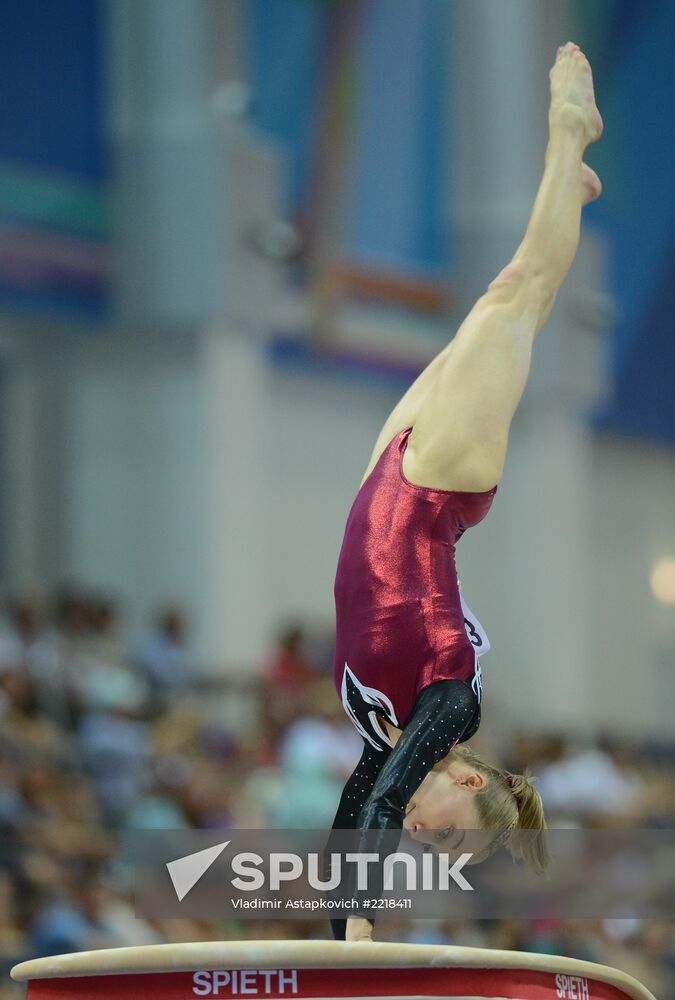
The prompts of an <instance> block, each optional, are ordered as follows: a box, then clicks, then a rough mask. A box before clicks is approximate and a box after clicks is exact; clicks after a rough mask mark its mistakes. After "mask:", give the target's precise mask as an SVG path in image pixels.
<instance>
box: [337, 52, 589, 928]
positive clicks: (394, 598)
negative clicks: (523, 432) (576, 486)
mask: <svg viewBox="0 0 675 1000" xmlns="http://www.w3.org/2000/svg"><path fill="white" fill-rule="evenodd" d="M549 75H550V82H551V103H550V110H549V140H548V146H547V151H546V160H545V168H544V173H543V178H542V181H541V185H540V187H539V190H538V192H537V196H536V199H535V202H534V207H533V209H532V214H531V216H530V219H529V222H528V225H527V230H526V233H525V238H524V239H523V241H522V243H521V244H520V246H519V248H518V250H517V251H516V253H515V255H514V257H513V259H512V260H511V262H510V263H509V264H508V265H507V266H506V267H505V268H504V270H503V271H502V272H501V273H500V274H499V275H498V276H497V277H496V278H495V280H494V281H493V282H492V283H491V284H490V285H489V287H488V289H487V291H486V292H485V293H484V294H483V295H482V296H481V298H480V299H479V300H478V301H477V302H476V304H475V305H474V307H473V308H472V310H471V312H470V313H469V315H468V316H467V318H466V319H465V320H464V322H463V323H462V324H461V326H460V327H459V329H458V331H457V333H456V334H455V336H454V338H453V339H452V340H451V341H450V343H449V344H448V345H447V346H446V347H445V348H444V349H443V350H442V351H441V352H440V354H438V356H437V357H436V358H435V359H434V360H433V361H432V362H431V363H430V364H429V365H428V366H427V367H426V368H425V370H424V371H423V372H422V373H421V374H420V375H419V377H418V378H417V379H416V381H415V382H414V383H413V384H412V385H411V387H410V388H409V389H408V390H407V392H406V393H405V395H404V396H403V397H402V399H401V400H400V401H399V402H398V404H397V405H396V407H395V408H394V410H393V411H392V413H391V414H390V415H389V417H388V418H387V421H386V422H385V424H384V426H383V428H382V431H381V433H380V435H379V437H378V439H377V442H376V444H375V448H374V450H373V453H372V456H371V459H370V463H369V465H368V467H367V469H366V471H365V475H364V477H363V480H362V482H361V485H360V488H359V491H358V494H357V496H356V499H355V501H354V504H353V506H352V508H351V511H350V513H349V517H348V520H347V525H346V529H345V535H344V540H343V543H342V548H341V551H340V556H339V561H338V567H337V574H336V579H335V604H336V628H337V636H336V649H335V661H334V676H335V683H336V687H337V689H338V693H339V695H340V697H341V699H342V703H343V706H344V708H345V711H346V712H347V714H348V716H349V717H350V719H351V720H352V722H353V723H354V725H355V727H356V729H357V730H358V732H359V734H360V735H361V736H362V738H363V741H364V749H363V755H362V757H361V759H360V761H359V763H358V765H357V767H356V769H355V771H354V773H353V774H352V775H351V777H350V778H349V779H348V781H347V783H346V785H345V788H344V791H343V793H342V797H341V799H340V804H339V807H338V810H337V814H336V816H335V821H334V823H333V830H349V829H351V830H354V831H374V832H375V833H374V835H375V836H376V837H377V836H378V831H380V832H381V834H382V836H384V835H385V834H386V831H396V830H399V831H400V830H401V828H404V829H405V830H406V831H407V832H408V833H409V834H410V836H411V837H413V838H414V839H416V840H419V841H422V842H424V843H426V844H428V845H430V847H429V848H428V849H440V848H441V847H442V849H443V850H446V849H447V848H458V847H459V845H460V844H461V842H462V839H463V837H464V833H465V831H468V830H489V831H494V835H491V837H490V848H489V852H491V851H492V850H494V849H495V848H496V847H497V846H498V845H499V844H501V843H506V844H507V846H508V847H509V849H510V850H511V852H512V853H514V854H515V855H516V856H520V857H522V859H523V860H524V861H525V863H526V864H527V865H529V867H530V868H532V869H533V870H534V871H536V872H538V873H543V872H544V871H545V869H546V865H547V862H548V847H547V843H546V833H545V831H546V822H545V818H544V811H543V808H542V803H541V798H540V796H539V793H538V792H537V791H536V789H535V788H534V786H533V785H532V784H531V782H530V780H529V778H528V777H527V776H526V775H511V774H506V773H505V772H504V771H502V770H500V769H499V768H497V767H494V766H493V765H491V764H489V763H487V762H486V761H484V760H482V759H481V758H480V757H479V756H478V755H477V754H475V753H474V752H472V751H471V750H469V749H468V748H466V747H458V746H457V744H459V743H464V742H465V741H466V740H468V739H470V738H471V737H472V736H473V735H474V734H475V732H476V730H477V729H478V726H479V723H480V713H481V704H480V703H481V670H480V663H479V655H480V654H481V653H482V652H485V651H486V649H487V648H488V645H489V644H488V641H487V636H486V634H485V632H484V630H483V628H482V627H481V625H480V623H479V622H478V620H477V619H476V618H475V616H474V615H473V614H472V613H471V611H470V610H469V608H468V606H467V605H466V603H465V602H464V599H463V596H462V595H461V594H460V591H459V584H458V581H457V571H456V567H455V545H456V543H457V541H458V540H459V538H460V537H461V536H462V534H463V533H464V531H465V530H466V529H467V528H470V527H472V526H473V525H475V524H478V522H479V521H481V520H482V519H483V518H484V517H485V515H486V514H487V512H488V510H489V509H490V506H491V504H492V501H493V499H494V496H495V492H496V490H497V485H496V484H497V483H498V482H499V479H500V477H501V474H502V470H503V466H504V459H505V453H506V446H507V439H508V434H509V427H510V424H511V420H512V417H513V414H514V412H515V410H516V407H517V405H518V402H519V400H520V398H521V395H522V393H523V389H524V387H525V383H526V380H527V376H528V372H529V368H530V357H531V353H532V344H533V341H534V338H535V336H536V334H537V333H538V332H539V330H540V329H541V327H542V326H543V324H544V322H545V320H546V318H547V316H548V314H549V312H550V310H551V307H552V305H553V302H554V299H555V296H556V293H557V291H558V289H559V287H560V285H561V284H562V282H563V280H564V278H565V275H566V274H567V272H568V270H569V268H570V265H571V263H572V260H573V259H574V255H575V253H576V249H577V245H578V243H579V227H580V218H581V207H582V205H584V204H586V203H587V202H589V201H592V200H593V199H595V198H597V197H598V195H599V194H600V191H601V185H600V181H599V179H598V177H597V175H596V174H595V173H594V171H593V170H591V169H590V168H589V167H588V166H587V165H586V164H585V163H583V162H582V156H583V153H584V149H585V147H586V146H587V145H588V144H589V143H590V142H593V141H594V140H596V139H598V138H599V137H600V134H601V132H602V119H601V117H600V114H599V112H598V110H597V107H596V105H595V97H594V91H593V79H592V74H591V68H590V65H589V63H588V60H587V59H586V57H585V56H584V54H583V53H582V52H581V50H580V49H579V46H578V45H575V44H574V43H573V42H568V43H567V44H566V45H564V46H562V47H561V48H560V49H558V53H557V58H556V61H555V65H554V66H553V68H552V70H551V72H550V74H549ZM520 830H529V831H538V832H535V833H534V834H533V836H531V837H523V838H521V841H520V846H519V847H515V848H514V846H513V845H514V843H515V844H518V843H519V841H518V839H517V838H518V833H517V832H518V831H520ZM373 922H374V917H373V915H372V911H370V912H366V911H365V910H363V909H361V910H359V909H353V910H349V918H348V919H345V920H333V921H332V926H333V933H334V935H335V936H336V937H341V938H342V937H346V939H347V940H349V941H359V940H370V939H371V937H372V931H373Z"/></svg>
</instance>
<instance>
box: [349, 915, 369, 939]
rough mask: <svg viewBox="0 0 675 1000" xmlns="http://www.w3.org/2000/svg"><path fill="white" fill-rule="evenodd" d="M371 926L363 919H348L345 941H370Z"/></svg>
mask: <svg viewBox="0 0 675 1000" xmlns="http://www.w3.org/2000/svg"><path fill="white" fill-rule="evenodd" d="M372 940H373V925H372V924H371V922H370V920H366V919H364V918H363V917H349V919H348V920H347V933H346V935H345V941H372Z"/></svg>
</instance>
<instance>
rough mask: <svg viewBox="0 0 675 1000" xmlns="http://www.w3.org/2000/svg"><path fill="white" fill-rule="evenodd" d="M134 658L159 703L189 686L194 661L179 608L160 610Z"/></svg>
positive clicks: (138, 646)
mask: <svg viewBox="0 0 675 1000" xmlns="http://www.w3.org/2000/svg"><path fill="white" fill-rule="evenodd" d="M133 659H134V663H135V664H136V666H137V667H138V669H139V670H140V671H141V673H142V675H143V676H144V677H145V678H146V680H147V682H148V684H149V685H150V689H151V691H152V694H153V695H154V696H155V697H156V698H157V699H158V701H159V702H160V703H164V702H166V701H169V700H171V698H173V697H174V696H175V695H176V694H178V693H179V692H180V691H182V690H184V689H185V688H186V686H187V685H188V683H189V682H190V680H191V679H192V678H193V674H194V661H193V657H192V654H191V652H190V649H189V646H188V643H187V624H186V620H185V615H184V614H183V612H182V611H181V610H180V608H177V607H167V608H164V609H163V610H162V611H160V613H159V614H158V616H157V620H156V622H155V625H154V627H153V628H151V629H150V630H149V631H148V632H146V633H145V635H143V636H141V638H140V639H139V641H138V644H137V646H136V650H135V652H134V657H133Z"/></svg>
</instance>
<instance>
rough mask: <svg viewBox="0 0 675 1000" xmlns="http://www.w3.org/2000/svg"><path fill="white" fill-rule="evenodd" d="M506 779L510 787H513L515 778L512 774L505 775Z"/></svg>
mask: <svg viewBox="0 0 675 1000" xmlns="http://www.w3.org/2000/svg"><path fill="white" fill-rule="evenodd" d="M504 777H505V778H506V781H507V783H508V784H509V786H513V778H514V776H513V775H512V774H505V775H504Z"/></svg>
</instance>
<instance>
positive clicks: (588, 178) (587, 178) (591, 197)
mask: <svg viewBox="0 0 675 1000" xmlns="http://www.w3.org/2000/svg"><path fill="white" fill-rule="evenodd" d="M581 181H582V183H583V185H584V197H583V203H584V205H587V204H588V203H589V201H595V199H596V198H599V197H600V195H601V194H602V184H601V183H600V178H599V177H598V175H597V174H596V172H595V170H591V168H590V167H589V166H588V164H587V163H582V164H581Z"/></svg>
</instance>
